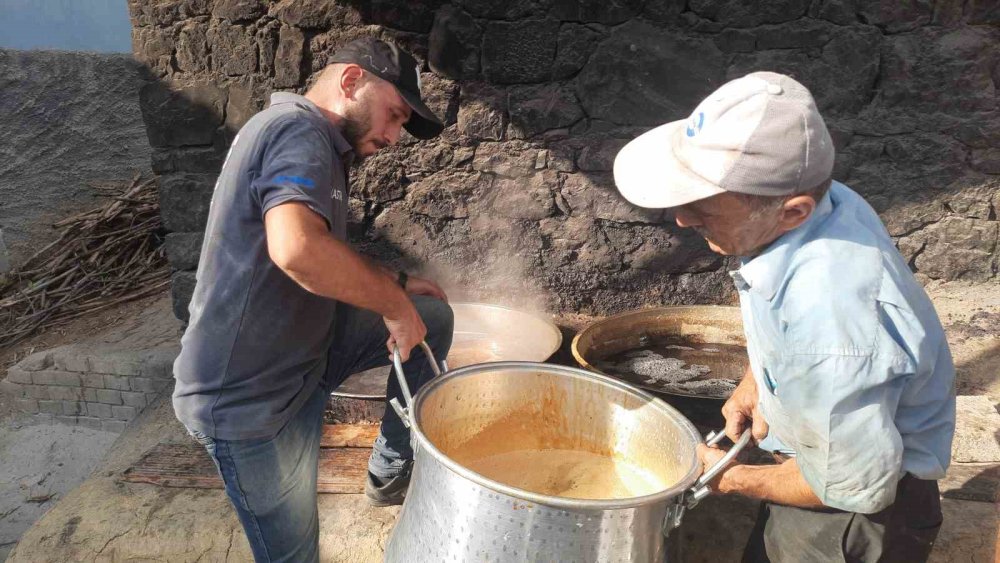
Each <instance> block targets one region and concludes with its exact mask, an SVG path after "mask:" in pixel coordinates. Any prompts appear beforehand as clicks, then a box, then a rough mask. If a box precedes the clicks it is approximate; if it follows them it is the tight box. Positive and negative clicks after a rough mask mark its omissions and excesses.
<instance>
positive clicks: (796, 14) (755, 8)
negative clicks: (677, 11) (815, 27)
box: [688, 0, 812, 27]
mask: <svg viewBox="0 0 1000 563" xmlns="http://www.w3.org/2000/svg"><path fill="white" fill-rule="evenodd" d="M811 3H812V0H771V1H769V2H745V1H744V0H690V2H688V7H689V9H690V10H691V11H692V12H694V13H695V14H697V15H699V16H701V17H702V18H704V19H707V20H710V21H713V22H718V23H719V24H722V25H723V26H725V27H756V26H758V25H761V24H765V23H781V22H787V21H792V20H796V19H799V18H801V17H802V16H804V15H806V11H807V10H808V9H809V5H810V4H811Z"/></svg>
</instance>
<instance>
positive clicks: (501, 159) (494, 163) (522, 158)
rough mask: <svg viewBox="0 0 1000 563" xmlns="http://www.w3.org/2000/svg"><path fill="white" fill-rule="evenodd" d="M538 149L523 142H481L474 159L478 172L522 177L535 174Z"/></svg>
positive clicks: (473, 164)
mask: <svg viewBox="0 0 1000 563" xmlns="http://www.w3.org/2000/svg"><path fill="white" fill-rule="evenodd" d="M537 155H538V149H534V148H532V147H530V146H528V145H526V144H523V143H480V144H479V146H478V147H476V155H475V157H473V159H472V168H473V170H476V171H477V172H485V173H488V174H496V175H497V176H504V177H507V178H522V177H528V176H533V175H534V174H535V159H536V158H537Z"/></svg>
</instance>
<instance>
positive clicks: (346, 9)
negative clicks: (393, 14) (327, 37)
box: [268, 0, 410, 30]
mask: <svg viewBox="0 0 1000 563" xmlns="http://www.w3.org/2000/svg"><path fill="white" fill-rule="evenodd" d="M409 5H410V3H409V2H407V3H406V4H404V5H402V6H404V7H409ZM268 15H269V16H271V17H272V18H275V19H277V20H280V21H282V22H284V23H286V24H288V25H291V26H295V27H298V28H301V29H323V30H326V29H330V28H331V27H334V26H343V25H361V24H363V23H365V22H364V21H363V18H362V13H361V12H360V11H359V10H358V9H357V8H355V7H354V5H351V4H348V3H346V2H331V1H330V0H280V1H279V2H277V3H275V4H272V5H271V9H270V10H269V11H268ZM373 23H377V22H373Z"/></svg>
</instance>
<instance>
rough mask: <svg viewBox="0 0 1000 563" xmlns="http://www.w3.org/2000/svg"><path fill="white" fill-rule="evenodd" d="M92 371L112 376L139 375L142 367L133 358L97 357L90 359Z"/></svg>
mask: <svg viewBox="0 0 1000 563" xmlns="http://www.w3.org/2000/svg"><path fill="white" fill-rule="evenodd" d="M90 370H91V371H93V372H96V373H108V374H112V375H139V373H140V371H141V366H140V363H139V362H138V361H136V360H135V359H133V358H131V357H121V356H95V357H92V358H90Z"/></svg>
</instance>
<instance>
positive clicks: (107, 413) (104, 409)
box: [87, 403, 111, 418]
mask: <svg viewBox="0 0 1000 563" xmlns="http://www.w3.org/2000/svg"><path fill="white" fill-rule="evenodd" d="M87 414H88V415H90V416H92V417H95V418H111V405H109V404H106V403H87Z"/></svg>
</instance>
